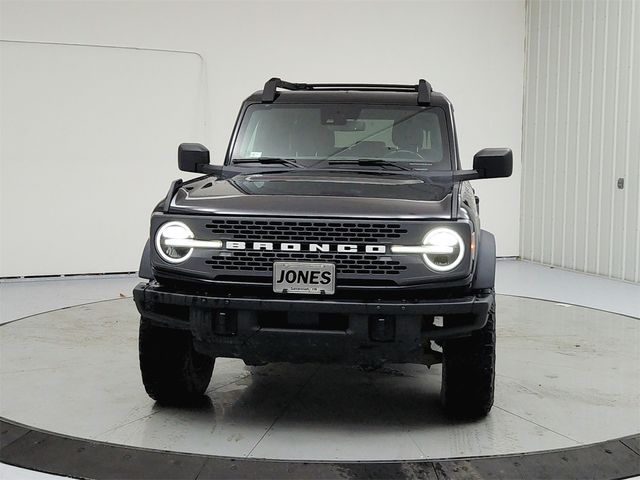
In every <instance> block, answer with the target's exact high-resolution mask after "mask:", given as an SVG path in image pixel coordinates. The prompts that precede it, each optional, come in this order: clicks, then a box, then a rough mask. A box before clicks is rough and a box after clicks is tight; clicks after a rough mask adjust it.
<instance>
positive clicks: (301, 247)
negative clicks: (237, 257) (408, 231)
mask: <svg viewBox="0 0 640 480" xmlns="http://www.w3.org/2000/svg"><path fill="white" fill-rule="evenodd" d="M225 249H227V250H268V251H272V250H275V251H280V252H338V253H357V252H365V253H386V252H387V247H386V246H385V245H357V244H349V243H347V244H332V243H287V242H282V243H273V242H235V241H227V242H225Z"/></svg>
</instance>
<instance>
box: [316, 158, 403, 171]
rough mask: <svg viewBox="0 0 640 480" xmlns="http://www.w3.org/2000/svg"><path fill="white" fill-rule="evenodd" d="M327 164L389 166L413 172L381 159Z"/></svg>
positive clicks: (349, 160)
mask: <svg viewBox="0 0 640 480" xmlns="http://www.w3.org/2000/svg"><path fill="white" fill-rule="evenodd" d="M327 163H328V164H329V165H362V166H363V167H371V166H382V167H386V166H391V167H396V168H398V169H400V170H409V171H412V170H413V168H407V167H405V166H404V165H400V164H398V163H396V162H390V161H389V160H384V159H382V158H359V159H356V160H352V159H344V160H329V161H328V162H327Z"/></svg>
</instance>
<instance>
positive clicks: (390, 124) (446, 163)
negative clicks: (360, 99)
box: [231, 104, 451, 171]
mask: <svg viewBox="0 0 640 480" xmlns="http://www.w3.org/2000/svg"><path fill="white" fill-rule="evenodd" d="M445 120H446V119H445V114H444V110H442V109H441V108H438V107H420V106H415V107H414V106H410V107H402V106H396V105H393V106H391V105H360V104H335V105H332V104H309V105H299V104H280V105H274V104H254V105H250V106H249V107H248V108H247V110H246V113H245V115H244V117H243V119H242V123H241V125H240V130H239V133H238V138H237V139H236V142H235V145H234V149H233V152H232V155H231V161H232V162H238V163H240V162H239V161H240V160H244V161H248V160H252V159H253V160H255V162H256V163H259V162H261V163H262V162H265V163H266V161H268V160H274V159H286V160H289V161H290V162H291V163H293V162H295V163H296V164H298V165H299V166H304V167H311V166H316V167H327V166H328V165H333V164H336V165H339V164H343V163H345V164H350V163H353V164H355V165H356V166H358V165H375V164H382V165H387V164H388V163H393V164H396V165H398V166H399V167H404V168H410V169H419V170H426V171H431V170H451V158H450V155H449V145H448V141H447V128H446V121H445ZM260 159H262V160H260Z"/></svg>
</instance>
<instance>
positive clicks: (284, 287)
mask: <svg viewBox="0 0 640 480" xmlns="http://www.w3.org/2000/svg"><path fill="white" fill-rule="evenodd" d="M335 289H336V266H335V265H334V264H333V263H312V262H274V264H273V291H274V292H277V293H306V294H316V295H320V294H325V295H332V294H333V293H334V292H335Z"/></svg>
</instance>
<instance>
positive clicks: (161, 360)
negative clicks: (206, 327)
mask: <svg viewBox="0 0 640 480" xmlns="http://www.w3.org/2000/svg"><path fill="white" fill-rule="evenodd" d="M138 346H139V353H140V372H141V373H142V382H143V384H144V388H145V390H146V391H147V393H148V394H149V396H150V397H151V398H153V399H154V400H156V401H157V402H158V403H161V404H167V405H186V404H192V403H195V402H198V401H199V400H202V399H203V396H204V392H205V391H206V389H207V386H208V385H209V382H210V380H211V374H212V373H213V366H214V363H215V359H214V358H213V357H209V356H207V355H202V354H201V353H198V352H196V351H195V350H194V348H193V341H192V338H191V332H189V331H183V330H175V329H170V328H164V327H158V326H156V325H153V324H152V323H151V322H150V321H149V320H148V319H146V318H144V317H142V318H141V319H140V337H139V343H138Z"/></svg>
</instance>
